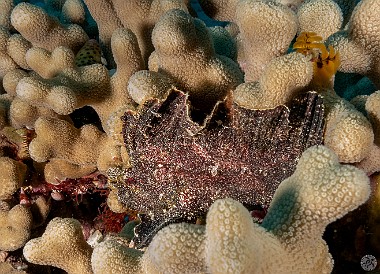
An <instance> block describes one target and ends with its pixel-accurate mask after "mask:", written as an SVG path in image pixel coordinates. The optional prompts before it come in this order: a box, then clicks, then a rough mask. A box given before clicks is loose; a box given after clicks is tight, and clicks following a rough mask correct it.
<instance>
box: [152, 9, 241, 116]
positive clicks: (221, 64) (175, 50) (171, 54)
mask: <svg viewBox="0 0 380 274" xmlns="http://www.w3.org/2000/svg"><path fill="white" fill-rule="evenodd" d="M152 41H153V45H154V47H155V51H154V52H153V53H152V54H154V55H156V56H155V60H158V64H157V67H158V72H159V73H162V74H164V75H167V76H169V77H170V78H172V79H173V80H174V82H175V86H176V87H177V88H179V89H181V90H183V91H185V92H188V93H189V94H190V101H191V103H192V105H193V106H194V107H195V108H198V109H201V110H203V111H209V110H210V108H212V107H213V106H214V104H215V102H216V101H218V100H221V99H223V98H224V97H225V96H226V94H227V92H228V91H229V90H232V89H234V88H235V87H236V86H237V85H238V84H239V83H241V82H242V81H243V75H242V73H241V71H240V69H239V68H238V66H237V64H236V63H235V62H234V61H232V60H231V59H229V58H227V57H224V56H221V55H217V54H215V51H214V48H213V44H212V43H213V42H212V37H211V35H210V34H209V32H208V31H207V28H206V26H205V25H204V23H203V22H201V21H200V20H199V19H194V18H192V17H191V16H190V15H189V14H187V13H186V12H184V11H182V10H171V11H169V12H167V13H165V15H163V16H162V17H161V18H160V20H159V21H158V22H157V24H156V25H155V27H154V29H153V33H152ZM148 81H149V80H148Z"/></svg>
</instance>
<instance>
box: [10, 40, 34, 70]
mask: <svg viewBox="0 0 380 274" xmlns="http://www.w3.org/2000/svg"><path fill="white" fill-rule="evenodd" d="M31 46H32V45H31V44H30V43H29V41H27V40H26V39H25V38H24V37H22V36H21V35H20V34H13V35H12V36H11V37H9V39H8V42H7V52H8V54H9V56H10V57H11V58H12V59H13V61H15V62H16V64H17V65H18V66H20V67H21V68H23V69H26V70H30V67H29V65H28V64H27V62H26V58H25V56H26V52H27V51H28V50H29V49H30V48H31Z"/></svg>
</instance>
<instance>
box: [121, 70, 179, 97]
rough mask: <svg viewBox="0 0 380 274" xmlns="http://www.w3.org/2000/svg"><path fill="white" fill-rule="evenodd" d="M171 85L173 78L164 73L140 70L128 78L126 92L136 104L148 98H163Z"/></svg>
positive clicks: (172, 84)
mask: <svg viewBox="0 0 380 274" xmlns="http://www.w3.org/2000/svg"><path fill="white" fill-rule="evenodd" d="M173 86H174V83H173V80H172V79H170V78H169V77H167V76H165V75H162V74H160V73H158V72H155V71H149V70H140V71H138V72H136V73H135V74H133V75H132V76H131V78H129V82H128V93H129V95H130V96H131V98H132V99H133V100H134V101H135V102H136V103H137V104H141V103H143V102H144V101H145V100H146V99H149V98H160V99H162V98H165V96H166V95H167V94H168V92H169V91H170V90H171V89H172V87H173Z"/></svg>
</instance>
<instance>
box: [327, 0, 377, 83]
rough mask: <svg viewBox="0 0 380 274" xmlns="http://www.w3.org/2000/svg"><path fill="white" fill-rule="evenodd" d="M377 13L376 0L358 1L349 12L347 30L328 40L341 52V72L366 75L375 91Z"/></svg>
mask: <svg viewBox="0 0 380 274" xmlns="http://www.w3.org/2000/svg"><path fill="white" fill-rule="evenodd" d="M379 13H380V2H379V1H377V0H362V1H360V2H359V3H358V5H357V6H356V7H355V9H354V11H353V12H352V16H351V18H350V21H349V23H348V29H347V31H345V32H341V33H337V34H336V35H333V36H332V37H331V38H330V39H329V41H328V42H329V44H331V45H333V46H334V48H335V49H336V50H337V51H339V53H340V57H341V65H340V68H339V70H340V71H343V72H355V73H360V74H364V75H367V76H368V77H369V78H370V79H371V80H372V81H373V82H374V84H375V85H376V86H377V87H378V88H379V87H380V81H379V79H380V31H379V30H380V18H379V16H378V14H379ZM360 61H361V62H360Z"/></svg>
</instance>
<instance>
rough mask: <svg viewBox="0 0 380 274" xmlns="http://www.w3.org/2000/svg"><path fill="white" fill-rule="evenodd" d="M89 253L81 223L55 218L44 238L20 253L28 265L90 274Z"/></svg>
mask: <svg viewBox="0 0 380 274" xmlns="http://www.w3.org/2000/svg"><path fill="white" fill-rule="evenodd" d="M91 253H92V249H91V247H90V246H89V245H88V244H87V243H86V241H85V240H84V237H83V233H82V229H81V225H80V223H79V222H78V221H77V220H75V219H71V218H65V219H62V218H54V219H53V220H51V221H50V222H49V224H48V225H47V227H46V230H45V232H44V234H43V235H42V236H41V237H39V238H35V239H32V240H30V241H29V242H27V243H26V245H25V246H24V249H23V254H24V256H25V258H26V259H27V260H28V261H29V262H31V263H34V264H42V265H52V266H55V267H58V268H62V269H63V270H65V271H66V272H67V273H69V274H78V273H81V274H90V273H92V269H91V262H90V260H91Z"/></svg>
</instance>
